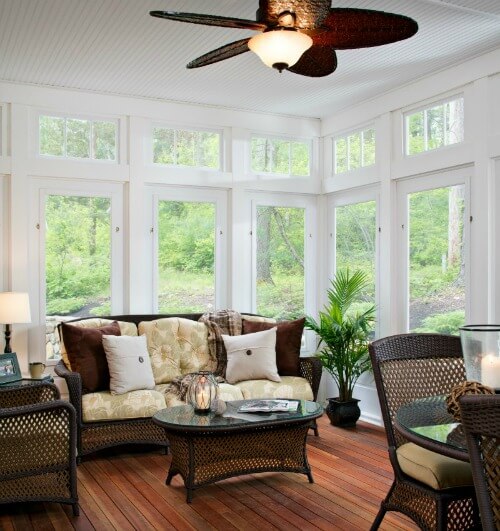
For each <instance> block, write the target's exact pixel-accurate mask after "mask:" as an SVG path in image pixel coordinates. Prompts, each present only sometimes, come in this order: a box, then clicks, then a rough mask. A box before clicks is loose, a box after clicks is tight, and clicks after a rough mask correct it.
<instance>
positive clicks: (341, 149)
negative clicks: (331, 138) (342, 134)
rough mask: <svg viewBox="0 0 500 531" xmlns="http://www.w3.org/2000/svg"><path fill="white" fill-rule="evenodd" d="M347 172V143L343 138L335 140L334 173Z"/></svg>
mask: <svg viewBox="0 0 500 531" xmlns="http://www.w3.org/2000/svg"><path fill="white" fill-rule="evenodd" d="M345 171H347V141H346V139H345V138H338V139H337V140H335V173H343V172H345Z"/></svg>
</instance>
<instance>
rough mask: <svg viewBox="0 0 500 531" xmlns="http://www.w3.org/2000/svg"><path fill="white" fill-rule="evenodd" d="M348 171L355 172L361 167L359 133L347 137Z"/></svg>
mask: <svg viewBox="0 0 500 531" xmlns="http://www.w3.org/2000/svg"><path fill="white" fill-rule="evenodd" d="M347 141H348V146H349V169H350V170H355V169H357V168H359V167H360V166H361V133H355V134H353V135H349V137H348V138H347Z"/></svg>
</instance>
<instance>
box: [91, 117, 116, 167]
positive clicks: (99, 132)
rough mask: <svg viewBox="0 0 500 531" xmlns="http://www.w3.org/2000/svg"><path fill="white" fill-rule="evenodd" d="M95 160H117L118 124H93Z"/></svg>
mask: <svg viewBox="0 0 500 531" xmlns="http://www.w3.org/2000/svg"><path fill="white" fill-rule="evenodd" d="M92 130H93V140H94V158H95V159H98V160H116V123H115V122H92Z"/></svg>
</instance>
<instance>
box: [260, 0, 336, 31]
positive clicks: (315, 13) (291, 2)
mask: <svg viewBox="0 0 500 531" xmlns="http://www.w3.org/2000/svg"><path fill="white" fill-rule="evenodd" d="M330 5H331V0H259V9H258V11H257V20H259V21H261V22H265V23H266V24H267V25H269V26H277V25H278V17H279V15H280V14H281V13H283V11H290V12H291V13H294V14H295V27H296V28H299V29H314V28H316V27H318V26H320V25H321V22H322V21H323V20H324V19H325V18H326V17H327V16H328V12H329V10H330Z"/></svg>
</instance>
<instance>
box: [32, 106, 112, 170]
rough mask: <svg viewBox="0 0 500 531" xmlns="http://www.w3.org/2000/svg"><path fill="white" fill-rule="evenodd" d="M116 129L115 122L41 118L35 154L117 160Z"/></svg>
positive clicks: (54, 117) (62, 117)
mask: <svg viewBox="0 0 500 531" xmlns="http://www.w3.org/2000/svg"><path fill="white" fill-rule="evenodd" d="M117 129H118V128H117V123H116V122H114V121H107V120H88V119H84V118H73V117H65V116H48V115H40V116H39V119H38V134H39V143H38V153H39V154H40V155H46V156H50V157H62V158H76V159H93V160H110V161H116V145H117V141H116V137H117Z"/></svg>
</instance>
